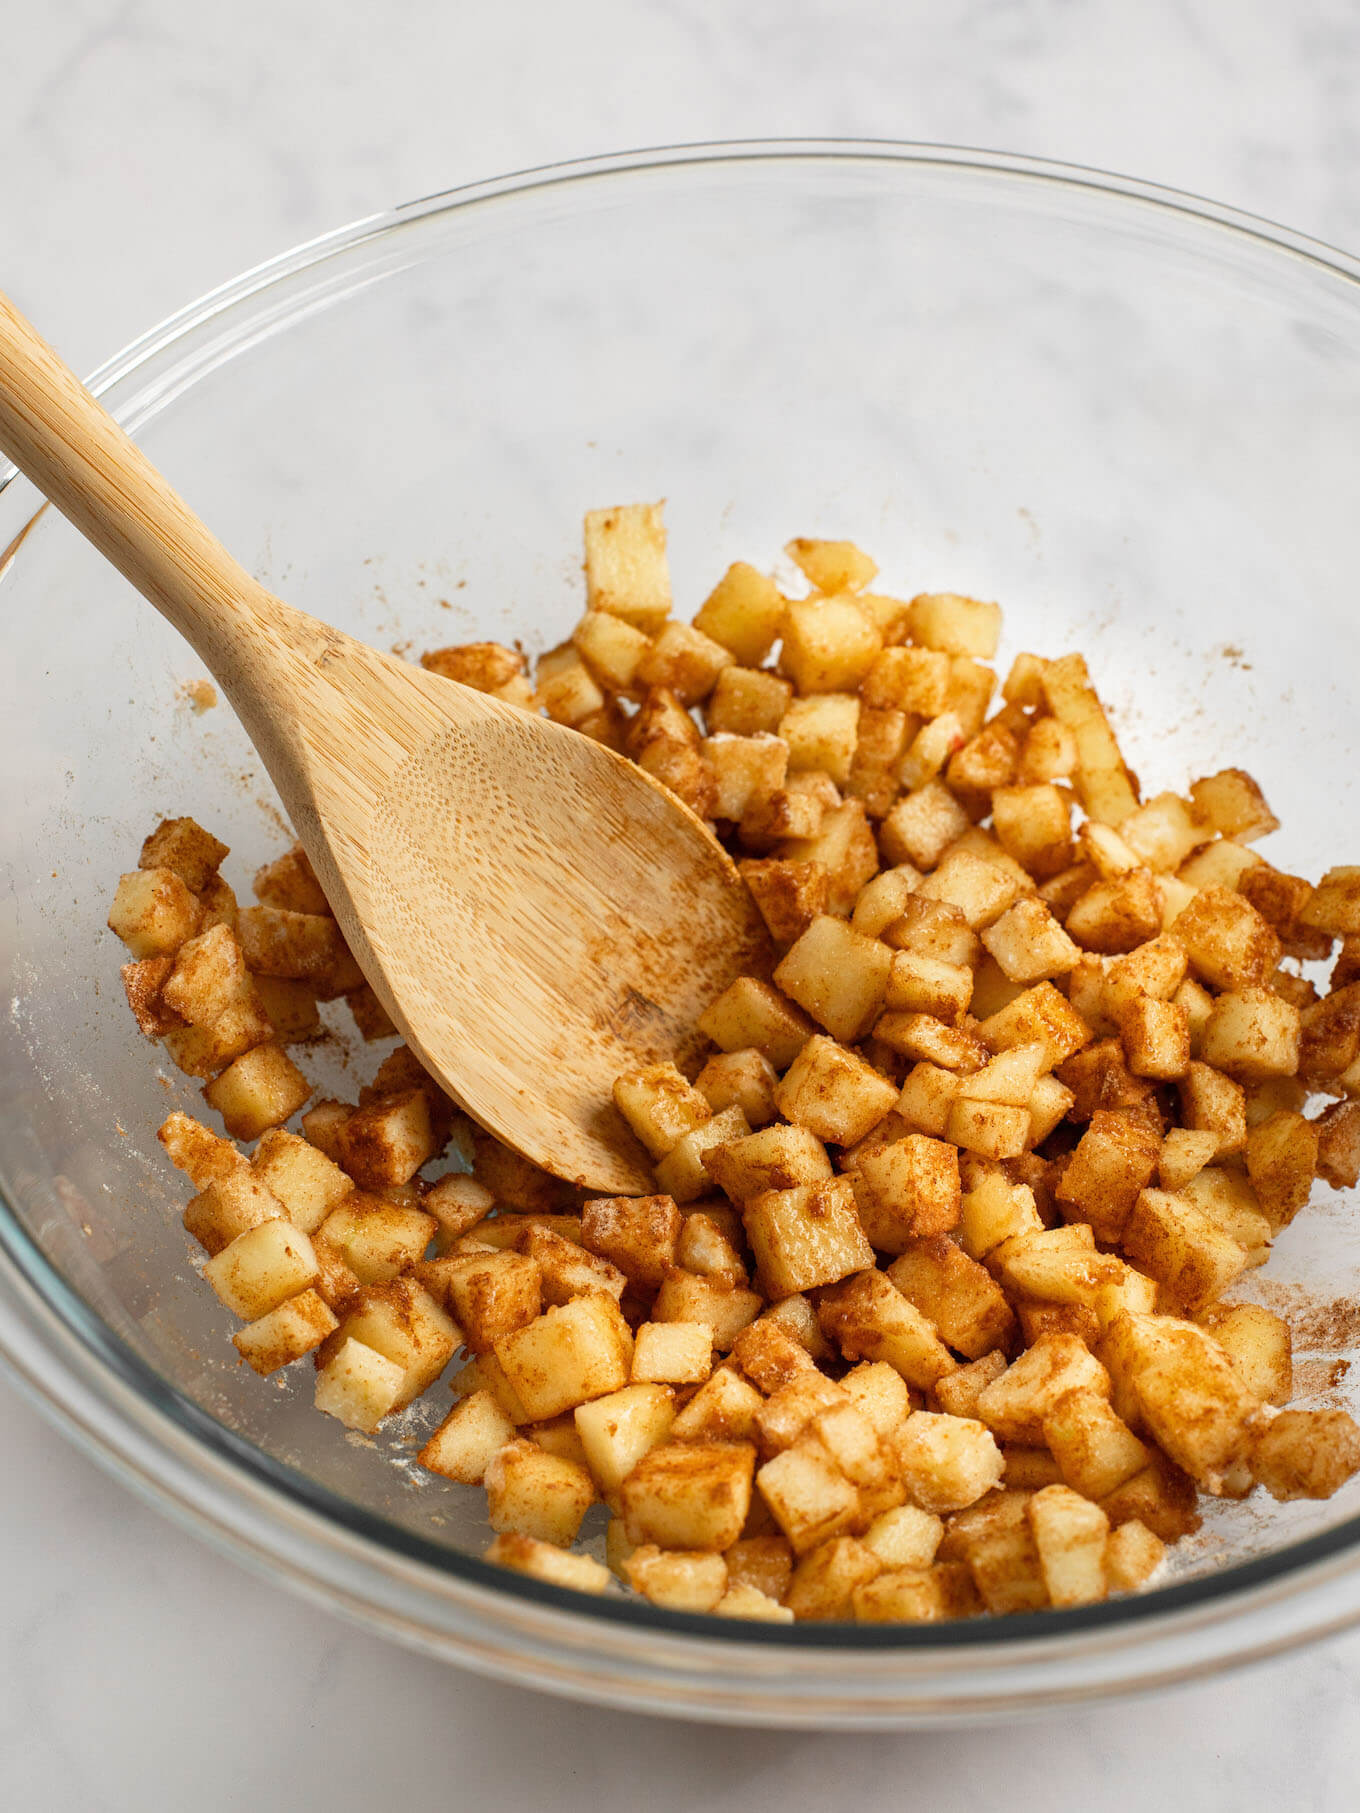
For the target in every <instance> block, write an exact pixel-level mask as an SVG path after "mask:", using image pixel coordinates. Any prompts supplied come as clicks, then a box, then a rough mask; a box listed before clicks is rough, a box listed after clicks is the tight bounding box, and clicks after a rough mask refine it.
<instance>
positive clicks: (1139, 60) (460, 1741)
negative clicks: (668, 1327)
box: [0, 0, 1360, 1813]
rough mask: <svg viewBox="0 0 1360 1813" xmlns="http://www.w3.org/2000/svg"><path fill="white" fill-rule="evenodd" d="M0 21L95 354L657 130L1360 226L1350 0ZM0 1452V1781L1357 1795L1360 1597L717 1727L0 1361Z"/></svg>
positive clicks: (63, 295) (734, 1801)
mask: <svg viewBox="0 0 1360 1813" xmlns="http://www.w3.org/2000/svg"><path fill="white" fill-rule="evenodd" d="M0 46H2V49H0V58H2V59H3V60H2V62H0V67H3V70H4V83H3V89H2V90H0V95H2V96H3V99H2V100H0V170H3V171H4V173H5V174H4V200H3V202H2V203H0V271H2V272H3V276H2V277H0V282H3V285H4V286H5V287H6V288H8V289H9V290H10V291H11V292H12V293H13V294H14V296H15V297H16V299H17V300H18V301H19V302H20V303H21V304H22V305H23V306H25V307H26V308H27V309H28V310H29V311H30V312H31V313H32V315H33V316H34V317H35V319H37V320H38V321H39V322H40V323H41V324H42V325H43V327H44V329H45V330H46V331H47V332H48V333H49V335H50V336H51V337H52V338H53V339H54V340H55V341H56V343H57V344H58V346H60V348H61V349H62V350H63V352H65V353H66V355H67V356H68V357H69V358H70V359H71V361H72V362H73V363H74V364H75V365H77V366H79V367H85V368H88V367H90V366H92V365H94V364H96V363H98V362H99V361H100V360H102V359H103V358H104V357H105V356H106V355H108V354H109V353H111V352H113V351H115V350H116V349H117V348H118V347H119V346H120V345H121V344H122V343H123V342H124V341H125V340H127V339H128V338H130V337H131V336H132V335H133V334H135V333H136V332H137V331H139V330H140V329H141V328H143V327H145V326H146V325H148V324H149V323H150V322H152V321H154V320H155V319H157V318H158V317H159V316H161V315H163V314H165V313H166V312H168V311H169V310H171V309H173V308H175V307H177V306H178V305H179V304H181V303H183V302H185V301H187V300H189V299H191V298H192V297H193V296H194V295H196V294H198V293H199V292H201V291H202V290H204V289H206V288H208V287H209V286H210V285H212V284H214V283H217V282H218V281H220V280H222V279H224V278H226V277H229V276H231V275H233V274H234V273H235V272H236V271H238V270H239V269H241V268H242V267H243V266H245V265H248V264H250V263H252V262H254V261H255V260H257V259H260V258H263V257H266V256H268V255H269V254H271V253H273V252H275V251H278V250H281V249H282V248H284V247H285V246H287V245H289V244H290V243H293V242H295V241H297V240H299V239H302V238H305V237H307V236H309V235H311V234H313V233H316V232H319V231H322V230H324V229H326V228H328V227H331V226H334V225H337V224H339V223H340V222H342V221H344V220H346V219H348V218H350V217H352V216H355V215H358V214H362V213H365V212H367V211H369V210H372V209H375V208H379V207H382V206H385V205H386V204H388V203H391V202H394V201H398V200H402V199H405V198H407V197H409V196H412V195H415V194H420V193H422V192H425V191H428V190H430V189H433V188H436V187H442V186H445V185H448V184H453V183H458V182H462V181H465V180H469V179H472V178H476V177H480V176H486V175H492V174H495V173H497V172H500V171H502V170H506V169H510V168H515V167H521V166H524V165H529V164H535V163H540V162H544V161H548V160H551V159H554V158H561V157H568V156H577V155H583V154H586V153H589V152H595V151H603V150H611V149H617V148H621V147H625V146H630V145H639V144H647V143H659V142H664V141H675V140H686V139H704V138H719V137H732V136H747V135H761V134H798V135H803V134H846V135H864V136H885V137H897V138H918V139H940V140H947V141H953V142H956V143H965V144H975V145H989V146H1000V147H1004V148H1006V149H1010V150H1018V151H1025V152H1031V153H1037V154H1040V155H1045V156H1050V157H1057V158H1066V159H1071V160H1073V161H1076V162H1081V163H1087V164H1094V165H1100V166H1104V167H1106V168H1110V169H1115V170H1120V171H1126V172H1131V173H1135V174H1139V175H1142V176H1146V177H1151V178H1154V179H1157V180H1160V181H1163V182H1166V183H1170V184H1173V185H1176V186H1179V187H1182V188H1187V189H1191V190H1197V191H1199V192H1201V193H1204V194H1208V195H1212V196H1214V197H1216V198H1218V199H1221V200H1224V201H1228V202H1232V203H1235V204H1237V205H1239V206H1242V207H1245V208H1248V209H1253V210H1256V211H1257V212H1260V213H1263V214H1266V215H1271V216H1274V217H1276V218H1279V219H1283V220H1286V221H1288V222H1289V223H1290V224H1292V225H1294V226H1296V227H1299V228H1302V229H1304V230H1306V231H1309V232H1313V233H1316V234H1318V235H1320V236H1322V237H1325V238H1330V239H1333V240H1335V241H1338V242H1340V243H1342V244H1345V245H1348V246H1350V247H1351V248H1352V249H1354V248H1355V247H1356V246H1357V245H1360V185H1357V184H1356V182H1355V159H1356V154H1357V152H1358V151H1360V13H1358V12H1357V11H1356V9H1355V7H1354V5H1353V3H1352V0H1293V3H1292V4H1291V5H1289V6H1287V7H1286V6H1282V5H1280V4H1278V3H1277V0H1143V3H1142V4H1140V5H1138V6H1133V5H1129V4H1127V3H1126V0H1086V3H1085V4H1081V5H1073V4H1071V0H962V3H960V4H957V5H954V6H951V7H946V6H941V5H940V4H939V3H938V0H891V3H889V0H745V3H744V4H743V5H742V6H740V7H736V6H731V5H724V4H722V0H653V3H650V4H647V3H643V4H639V3H638V0H576V3H575V4H574V5H572V6H570V7H566V6H561V5H556V4H552V3H551V0H496V3H495V4H489V3H487V0H453V3H452V4H446V5H444V6H440V7H435V6H433V5H425V6H420V5H414V4H411V3H410V0H392V3H391V4H387V5H378V6H374V5H362V4H359V3H358V0H332V3H331V4H330V5H329V6H327V7H324V8H319V7H316V6H314V5H309V4H304V3H303V0H236V3H235V4H234V5H232V6H229V7H221V8H209V7H207V6H206V5H204V4H202V3H201V0H190V3H189V4H187V5H186V4H185V3H184V0H175V3H173V4H172V3H171V0H60V3H59V4H51V3H50V4H47V5H44V6H28V7H26V8H22V9H21V8H20V7H18V6H17V5H16V6H12V7H10V8H8V9H7V10H6V11H5V13H4V14H3V17H2V19H0ZM0 1453H3V1455H4V1457H5V1463H4V1467H3V1472H0V1479H2V1480H3V1484H0V1541H2V1542H3V1554H4V1557H5V1562H6V1565H5V1566H4V1568H3V1570H0V1806H3V1807H7V1808H8V1807H13V1808H16V1809H17V1808H20V1807H23V1808H34V1809H37V1810H39V1813H48V1810H60V1813H64V1810H65V1809H67V1808H76V1807H79V1808H81V1809H88V1810H89V1813H102V1810H103V1809H106V1808H107V1809H120V1810H121V1809H125V1808H128V1807H132V1806H139V1807H144V1808H150V1809H152V1810H153V1813H154V1810H158V1809H161V1808H167V1809H170V1808H180V1807H183V1806H188V1805H190V1804H192V1805H194V1806H195V1807H196V1808H198V1809H201V1813H216V1810H217V1809H226V1808H238V1807H247V1806H249V1807H256V1808H262V1809H272V1808H283V1807H285V1806H287V1807H290V1808H291V1807H296V1806H303V1807H312V1806H321V1805H325V1806H328V1807H330V1808H333V1809H335V1810H336V1813H344V1810H347V1809H351V1808H354V1809H358V1808H361V1807H362V1808H365V1809H367V1808H369V1807H370V1806H371V1805H372V1804H373V1803H374V1801H375V1799H377V1798H380V1797H384V1796H385V1797H388V1798H391V1797H393V1795H394V1793H395V1794H402V1795H410V1796H412V1797H413V1798H414V1797H417V1796H419V1797H424V1796H433V1795H435V1794H438V1795H440V1796H441V1798H443V1799H448V1800H451V1802H452V1804H453V1805H455V1806H458V1805H462V1804H468V1803H470V1802H472V1801H473V1800H474V1799H475V1800H477V1801H485V1802H487V1803H489V1804H493V1805H498V1806H503V1807H506V1808H510V1809H518V1808H521V1807H529V1806H532V1805H534V1804H537V1803H540V1802H541V1803H549V1802H550V1803H551V1804H553V1805H554V1806H558V1807H562V1808H566V1809H572V1808H578V1807H579V1808H584V1807H591V1808H596V1809H600V1810H601V1813H607V1810H609V1809H613V1808H622V1807H625V1806H631V1805H633V1804H635V1803H636V1802H638V1801H644V1802H645V1803H646V1804H648V1805H649V1806H651V1807H654V1808H656V1809H658V1810H659V1813H660V1810H662V1809H667V1810H668V1809H671V1808H675V1809H679V1808H688V1807H691V1806H694V1805H697V1804H700V1803H702V1804H704V1805H706V1806H708V1807H710V1808H712V1809H714V1810H715V1813H717V1810H719V1809H728V1808H731V1809H736V1808H739V1807H740V1808H749V1807H758V1808H765V1807H771V1806H774V1805H777V1804H779V1803H780V1802H781V1801H784V1800H786V1799H787V1800H788V1801H789V1802H790V1803H794V1804H798V1803H814V1804H815V1803H820V1802H830V1801H832V1800H833V1797H834V1799H835V1800H836V1801H838V1802H840V1803H842V1804H847V1805H853V1806H856V1807H862V1808H865V1809H877V1808H884V1809H886V1808H889V1807H896V1806H898V1805H900V1804H902V1803H903V1802H904V1801H906V1800H911V1801H914V1802H917V1803H919V1804H923V1805H928V1806H931V1807H933V1808H935V1809H938V1813H956V1810H958V1813H963V1810H965V1809H972V1808H977V1807H982V1806H984V1805H991V1804H993V1803H994V1802H1002V1803H1004V1801H1005V1799H1006V1798H1007V1796H1008V1795H1011V1794H1013V1793H1014V1792H1015V1789H1016V1784H1017V1783H1022V1784H1023V1788H1022V1789H1021V1792H1023V1793H1024V1794H1025V1796H1026V1798H1027V1799H1032V1798H1035V1797H1039V1798H1041V1799H1042V1802H1043V1804H1044V1805H1045V1806H1046V1807H1048V1808H1051V1809H1052V1813H1066V1810H1067V1809H1076V1808H1088V1807H1097V1808H1101V1809H1109V1810H1110V1813H1123V1809H1125V1808H1128V1809H1132V1808H1133V1807H1135V1806H1138V1807H1142V1806H1144V1805H1148V1804H1151V1805H1157V1804H1160V1803H1162V1802H1164V1801H1183V1802H1184V1804H1186V1805H1187V1806H1192V1807H1194V1808H1195V1809H1197V1813H1198V1810H1202V1813H1217V1810H1218V1809H1224V1810H1226V1809H1229V1808H1232V1809H1234V1813H1237V1810H1239V1809H1244V1808H1253V1807H1260V1806H1266V1805H1269V1804H1272V1803H1273V1802H1275V1801H1276V1800H1277V1799H1280V1800H1287V1801H1288V1802H1289V1803H1290V1804H1293V1805H1298V1806H1302V1807H1307V1808H1309V1809H1310V1810H1311V1809H1317V1810H1321V1813H1332V1810H1333V1809H1336V1810H1337V1813H1339V1810H1340V1809H1343V1808H1350V1807H1352V1806H1354V1804H1355V1788H1354V1783H1355V1780H1356V1776H1357V1770H1358V1769H1360V1710H1358V1709H1360V1691H1358V1690H1360V1635H1356V1636H1353V1637H1350V1638H1346V1639H1341V1640H1337V1641H1333V1642H1330V1643H1327V1644H1323V1645H1320V1646H1318V1647H1316V1648H1314V1649H1311V1650H1308V1651H1306V1652H1304V1653H1302V1654H1300V1655H1297V1656H1295V1657H1292V1658H1289V1659H1287V1660H1284V1661H1281V1662H1277V1663H1274V1664H1270V1665H1266V1666H1262V1667H1259V1668H1257V1669H1254V1670H1252V1671H1250V1672H1249V1673H1246V1674H1244V1675H1239V1676H1236V1677H1232V1678H1229V1679H1227V1680H1223V1681H1219V1682H1214V1683H1209V1684H1207V1685H1205V1686H1203V1687H1197V1688H1192V1689H1188V1690H1183V1691H1181V1692H1178V1693H1176V1694H1173V1695H1163V1696H1158V1697H1155V1698H1151V1699H1147V1700H1143V1701H1140V1702H1137V1703H1135V1704H1132V1705H1128V1706H1125V1707H1122V1708H1106V1709H1099V1710H1093V1711H1086V1712H1082V1713H1079V1714H1065V1715H1063V1716H1062V1717H1061V1718H1059V1719H1054V1720H1050V1721H1046V1722H1042V1723H1039V1724H1036V1725H1030V1726H1027V1727H1024V1728H1022V1729H998V1730H994V1731H991V1732H986V1733H972V1734H968V1735H957V1736H929V1735H924V1736H913V1737H902V1738H880V1739H874V1740H868V1739H862V1738H848V1737H847V1738H841V1737H822V1736H796V1735H788V1734H759V1733H756V1734H749V1733H738V1732H729V1731H708V1730H703V1729H699V1728H697V1727H692V1726H680V1725H667V1724H663V1723H658V1722H653V1721H649V1720H643V1719H634V1718H625V1717H620V1716H617V1715H614V1714H604V1713H597V1712H594V1711H589V1710H584V1709H580V1708H576V1707H572V1706H569V1705H566V1704H563V1703H559V1702H555V1701H551V1700H546V1699H539V1698H537V1697H534V1696H531V1695H528V1694H524V1693H519V1692H515V1691H510V1690H507V1689H504V1688H500V1687H493V1686H491V1685H488V1684H486V1683H483V1682H481V1681H478V1680H476V1679H474V1678H472V1677H470V1676H464V1675H461V1674H459V1673H456V1672H453V1671H450V1670H447V1669H444V1668H441V1667H438V1666H436V1665H434V1664H431V1663H427V1662H425V1661H423V1660H419V1659H416V1658H414V1657H411V1656H408V1655H406V1654H404V1653H402V1652H399V1651H397V1650H395V1649H391V1648H388V1647H386V1646H385V1645H384V1644H382V1643H380V1642H378V1641H377V1640H376V1639H373V1638H370V1637H368V1636H366V1635H363V1634H361V1633H358V1632H356V1631H354V1630H352V1629H350V1628H348V1627H347V1626H345V1625H343V1624H340V1623H338V1622H336V1621H334V1620H332V1619H331V1618H329V1617H327V1616H325V1615H323V1614H321V1613H318V1612H316V1611H313V1610H311V1609H310V1608H307V1607H305V1606H302V1605H300V1604H298V1603H295V1602H294V1601H292V1600H291V1599H282V1598H280V1597H279V1595H278V1594H277V1593H276V1592H275V1591H273V1590H272V1589H270V1588H268V1587H266V1586H264V1585H262V1584H261V1583H260V1582H258V1581H257V1580H255V1579H253V1578H252V1577H249V1576H247V1575H245V1574H243V1573H242V1572H241V1571H239V1570H238V1569H237V1568H236V1567H235V1566H234V1565H232V1564H230V1563H228V1562H226V1561H224V1560H222V1559H220V1558H219V1557H218V1556H217V1555H215V1554H214V1553H211V1552H209V1551H208V1550H206V1549H205V1548H203V1547H202V1546H201V1545H200V1544H199V1543H197V1542H196V1541H194V1540H193V1539H191V1538H189V1537H187V1536H185V1535H183V1534H182V1533H180V1532H179V1531H178V1530H176V1529H174V1528H172V1527H170V1526H169V1525H167V1524H166V1523H164V1522H163V1521H162V1520H161V1519H159V1518H158V1517H157V1516H156V1515H154V1514H153V1513H151V1512H150V1511H148V1510H147V1509H145V1508H144V1507H143V1506H142V1505H141V1504H140V1503H138V1502H136V1501H134V1500H133V1499H132V1498H130V1497H129V1496H128V1495H127V1494H126V1493H125V1492H124V1491H123V1490H122V1489H121V1488H120V1487H118V1486H117V1485H115V1484H113V1483H112V1482H111V1481H110V1480H108V1479H107V1478H105V1477H104V1475H103V1474H101V1473H100V1472H99V1471H98V1470H97V1469H96V1468H95V1467H93V1466H92V1465H91V1464H89V1463H88V1462H87V1461H85V1460H84V1459H83V1458H81V1457H80V1456H78V1455H77V1454H76V1453H74V1452H73V1451H72V1450H71V1449H69V1448H68V1447H67V1446H66V1445H65V1443H64V1442H63V1441H62V1440H61V1439H60V1438H59V1437H58V1436H57V1435H56V1434H54V1433H53V1432H52V1431H51V1430H50V1429H48V1428H47V1426H46V1425H45V1424H44V1423H43V1422H42V1421H40V1420H39V1418H38V1417H37V1416H36V1415H35V1414H34V1413H33V1412H32V1411H31V1410H30V1409H29V1408H28V1407H27V1406H26V1405H25V1404H23V1403H22V1402H20V1401H19V1400H18V1399H17V1398H16V1397H15V1396H14V1395H13V1394H12V1393H10V1392H9V1391H8V1390H7V1389H5V1388H3V1387H0Z"/></svg>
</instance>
